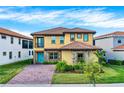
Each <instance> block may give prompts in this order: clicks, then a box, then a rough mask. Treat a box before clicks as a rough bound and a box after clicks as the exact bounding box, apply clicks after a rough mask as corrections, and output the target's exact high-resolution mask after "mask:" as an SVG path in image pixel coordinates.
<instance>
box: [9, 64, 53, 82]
mask: <svg viewBox="0 0 124 93" xmlns="http://www.w3.org/2000/svg"><path fill="white" fill-rule="evenodd" d="M54 69H55V66H54V65H40V64H37V65H29V66H27V67H26V68H24V70H23V71H22V72H21V73H19V74H18V75H16V76H15V77H14V78H13V79H11V80H10V81H9V82H8V84H50V83H51V80H52V75H53V73H54Z"/></svg>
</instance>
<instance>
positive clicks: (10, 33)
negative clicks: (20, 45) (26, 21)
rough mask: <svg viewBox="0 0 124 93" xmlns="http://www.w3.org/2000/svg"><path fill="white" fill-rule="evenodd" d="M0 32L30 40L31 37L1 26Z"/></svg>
mask: <svg viewBox="0 0 124 93" xmlns="http://www.w3.org/2000/svg"><path fill="white" fill-rule="evenodd" d="M0 34H4V35H8V36H14V37H19V38H24V39H30V40H32V38H30V37H28V36H25V35H22V34H19V33H17V32H13V31H10V30H8V29H5V28H1V27H0Z"/></svg>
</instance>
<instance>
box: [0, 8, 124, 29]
mask: <svg viewBox="0 0 124 93" xmlns="http://www.w3.org/2000/svg"><path fill="white" fill-rule="evenodd" d="M24 8H25V9H26V7H24ZM0 11H2V9H1V8H0ZM25 11H26V12H25ZM25 11H19V12H17V11H14V10H13V8H12V9H9V11H6V12H5V11H4V12H0V19H1V20H3V19H4V20H5V19H9V20H14V21H18V22H23V23H27V24H29V23H30V24H45V25H63V24H66V25H74V26H91V27H102V28H124V17H122V18H119V17H118V15H117V13H114V12H106V8H93V9H91V8H90V9H66V10H52V11H50V10H46V11H45V10H38V11H33V10H32V11H31V12H28V10H25Z"/></svg>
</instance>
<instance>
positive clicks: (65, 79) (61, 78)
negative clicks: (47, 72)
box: [52, 65, 124, 84]
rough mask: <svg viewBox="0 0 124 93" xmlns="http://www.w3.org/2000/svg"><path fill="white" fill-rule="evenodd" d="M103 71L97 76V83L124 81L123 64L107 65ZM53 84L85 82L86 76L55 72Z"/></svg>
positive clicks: (86, 81)
mask: <svg viewBox="0 0 124 93" xmlns="http://www.w3.org/2000/svg"><path fill="white" fill-rule="evenodd" d="M104 71H105V73H103V74H101V75H100V76H99V77H98V78H97V80H96V81H97V83H124V66H117V65H109V66H106V67H104ZM52 83H53V84H87V83H89V81H88V79H87V77H86V76H84V75H83V74H75V73H56V74H54V76H53V79H52Z"/></svg>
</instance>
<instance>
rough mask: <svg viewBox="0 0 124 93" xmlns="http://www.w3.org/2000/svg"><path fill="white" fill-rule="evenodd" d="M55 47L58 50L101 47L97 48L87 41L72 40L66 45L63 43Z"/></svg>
mask: <svg viewBox="0 0 124 93" xmlns="http://www.w3.org/2000/svg"><path fill="white" fill-rule="evenodd" d="M47 49H48V48H47ZM47 49H46V50H47ZM50 49H55V48H50ZM57 49H58V50H97V49H101V48H98V47H96V46H92V45H89V44H87V43H83V42H78V41H73V42H72V43H70V44H67V45H64V46H62V47H61V48H57ZM48 50H49V49H48ZM55 50H56V49H55Z"/></svg>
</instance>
